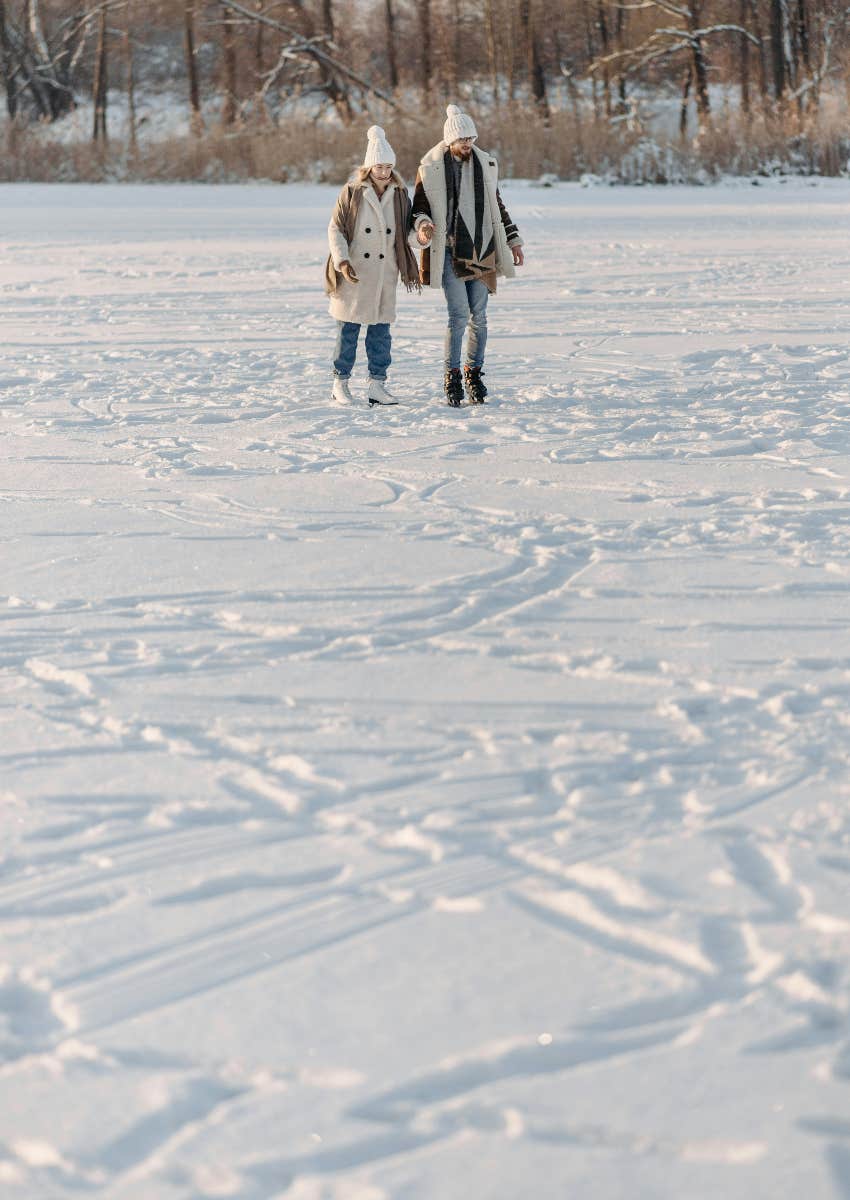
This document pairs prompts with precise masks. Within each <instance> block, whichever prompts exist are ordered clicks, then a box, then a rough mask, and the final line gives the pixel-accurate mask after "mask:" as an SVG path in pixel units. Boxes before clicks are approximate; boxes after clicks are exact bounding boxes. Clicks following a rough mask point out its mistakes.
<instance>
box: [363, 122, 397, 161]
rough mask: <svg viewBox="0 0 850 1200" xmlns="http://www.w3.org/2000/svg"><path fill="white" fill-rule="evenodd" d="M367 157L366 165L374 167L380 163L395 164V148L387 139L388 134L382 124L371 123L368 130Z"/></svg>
mask: <svg viewBox="0 0 850 1200" xmlns="http://www.w3.org/2000/svg"><path fill="white" fill-rule="evenodd" d="M366 139H367V141H366V157H365V158H364V159H363V166H364V167H374V166H377V164H378V163H389V164H390V166H391V167H394V166H395V150H393V148H392V146H391V145H390V144H389V142H388V141H387V135H386V134H385V133H384V131H383V129H381V127H380V125H370V127H369V128H368V129H367V130H366Z"/></svg>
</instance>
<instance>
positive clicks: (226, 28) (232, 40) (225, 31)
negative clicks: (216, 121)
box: [221, 8, 237, 127]
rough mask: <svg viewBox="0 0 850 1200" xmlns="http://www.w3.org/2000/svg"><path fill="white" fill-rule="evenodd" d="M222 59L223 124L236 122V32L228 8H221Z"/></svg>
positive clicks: (229, 124) (227, 124)
mask: <svg viewBox="0 0 850 1200" xmlns="http://www.w3.org/2000/svg"><path fill="white" fill-rule="evenodd" d="M221 16H222V22H223V24H222V59H223V67H224V78H223V80H222V83H223V91H224V99H223V103H222V106H221V123H222V125H225V126H228V127H229V126H231V125H235V124H236V111H237V110H236V34H235V32H234V28H233V26H234V19H233V14H232V13H231V11H230V9H229V8H222V10H221Z"/></svg>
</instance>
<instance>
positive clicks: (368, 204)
mask: <svg viewBox="0 0 850 1200" xmlns="http://www.w3.org/2000/svg"><path fill="white" fill-rule="evenodd" d="M358 186H359V187H361V188H362V189H363V195H362V198H361V201H360V207H359V209H358V212H357V219H356V221H355V225H354V235H353V237H352V239H351V244H350V245H349V244H348V242H346V240H345V238H344V236H343V234H342V232H341V230H340V229H339V228H338V227H337V226H336V225H335V224H334V222H333V221H331V223H330V225H329V226H328V243H329V245H330V250H331V259H332V261H333V265H334V267H335V268H336V269H337V270H339V264H340V263H341V262H343V261H344V260H345V259H346V258H347V259H348V261H349V262H350V263H351V265H352V266H353V267H354V271H355V274H356V275H357V277H358V279H359V281H360V282H359V283H349V282H348V280H347V279H343V281H342V283H341V284H340V286H339V288H338V289H337V291H336V292H334V293H333V295H332V296H331V297H330V301H329V304H328V309H329V311H330V314H331V316H332V317H333V318H334V320H336V321H353V322H355V323H356V324H358V325H382V324H390V323H391V322H393V321H394V320H395V315H396V309H395V298H396V286H397V284H398V263H397V262H396V252H395V212H394V203H393V199H394V197H393V193H394V192H395V189H396V184H395V182H391V183H390V184H389V186H388V187H387V188H386V190H385V191H384V194H383V196H381V197H380V198H379V197H378V194H377V192H376V191H375V189H374V188H373V187H372V184H371V183H370V182H369V181H368V180H366V181H365V182H363V183H361V184H359V185H358Z"/></svg>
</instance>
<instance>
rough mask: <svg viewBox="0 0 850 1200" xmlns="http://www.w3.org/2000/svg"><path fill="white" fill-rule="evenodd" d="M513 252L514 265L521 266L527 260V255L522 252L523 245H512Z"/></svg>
mask: <svg viewBox="0 0 850 1200" xmlns="http://www.w3.org/2000/svg"><path fill="white" fill-rule="evenodd" d="M511 254H513V256H514V266H515V267H521V266H522V264H523V263H524V262H525V255H524V254H523V252H522V246H511Z"/></svg>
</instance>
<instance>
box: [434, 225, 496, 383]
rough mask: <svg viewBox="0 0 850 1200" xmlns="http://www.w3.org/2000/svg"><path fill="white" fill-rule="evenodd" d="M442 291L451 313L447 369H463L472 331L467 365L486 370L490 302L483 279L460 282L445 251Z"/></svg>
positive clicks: (448, 330) (447, 343) (462, 280)
mask: <svg viewBox="0 0 850 1200" xmlns="http://www.w3.org/2000/svg"><path fill="white" fill-rule="evenodd" d="M443 291H444V292H445V294H446V304H447V305H448V309H449V324H448V327H447V329H446V346H445V365H446V369H447V370H448V369H449V368H451V367H459V366H460V355H461V349H462V346H463V334H464V330H466V329H467V328H468V329H469V336H468V338H467V340H466V361H467V362H468V363H469V365H470V366H471V367H483V366H484V349H485V347H486V345H487V300H488V297H489V295H490V293H489V292H488V291H487V284H486V283H482V281H481V280H480V279H458V277H457V275H455V273H454V268H453V267H452V256H451V254H450V252H449V249H448V247H446V257H445V261H444V262H443Z"/></svg>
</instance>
